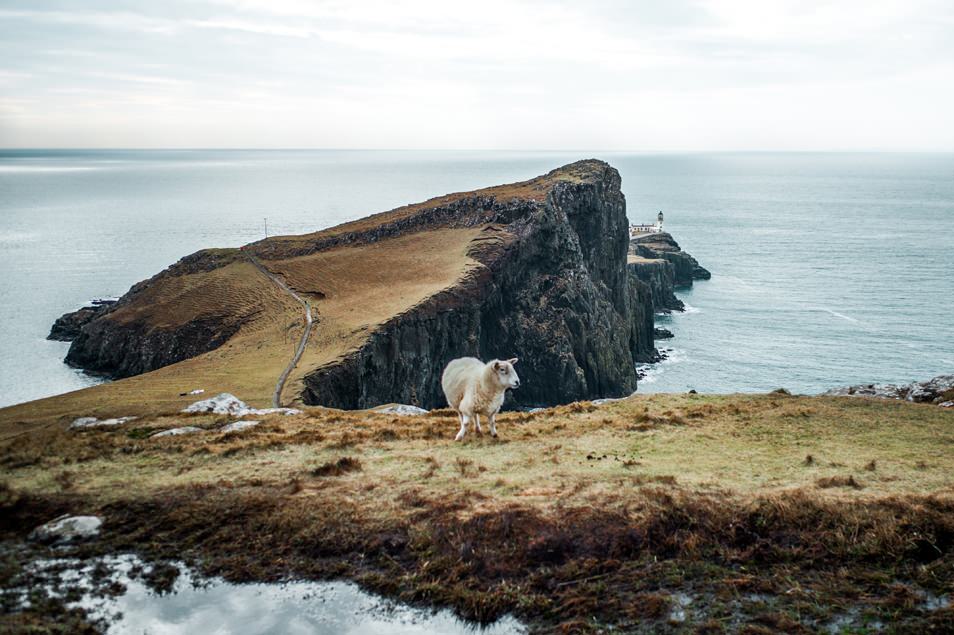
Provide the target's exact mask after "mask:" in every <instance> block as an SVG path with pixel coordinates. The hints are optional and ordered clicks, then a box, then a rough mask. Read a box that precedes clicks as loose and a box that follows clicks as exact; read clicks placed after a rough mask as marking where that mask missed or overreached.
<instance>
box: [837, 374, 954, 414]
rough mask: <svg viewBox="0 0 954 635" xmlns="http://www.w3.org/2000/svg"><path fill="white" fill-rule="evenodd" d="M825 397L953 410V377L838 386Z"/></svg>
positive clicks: (939, 376)
mask: <svg viewBox="0 0 954 635" xmlns="http://www.w3.org/2000/svg"><path fill="white" fill-rule="evenodd" d="M822 395H824V396H826V397H875V398H878V399H897V400H900V401H911V402H914V403H930V404H935V405H938V406H940V407H942V408H954V375H938V376H937V377H934V378H933V379H928V380H927V381H916V382H912V383H910V384H900V385H899V384H859V385H855V386H840V387H838V388H832V389H831V390H827V391H825V392H823V393H822Z"/></svg>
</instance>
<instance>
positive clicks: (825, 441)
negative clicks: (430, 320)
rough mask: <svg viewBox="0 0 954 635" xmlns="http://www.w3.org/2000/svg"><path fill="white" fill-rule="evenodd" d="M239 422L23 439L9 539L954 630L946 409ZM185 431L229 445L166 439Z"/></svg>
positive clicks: (592, 618) (457, 587)
mask: <svg viewBox="0 0 954 635" xmlns="http://www.w3.org/2000/svg"><path fill="white" fill-rule="evenodd" d="M221 423H222V420H221V419H216V418H214V417H209V416H190V417H185V416H181V415H174V414H169V415H167V416H161V417H158V418H154V419H147V420H145V421H138V422H135V423H133V424H130V425H129V426H127V427H126V428H123V429H113V430H89V431H85V432H69V431H64V430H61V429H58V428H50V429H46V430H43V431H39V432H37V433H35V434H32V435H29V436H28V437H26V438H20V439H17V440H15V441H10V442H7V443H6V444H5V445H3V446H0V464H2V466H3V470H4V472H5V473H6V479H7V482H8V485H9V487H11V488H12V490H13V491H14V492H16V493H15V494H12V495H8V499H9V498H12V499H17V500H19V503H17V504H14V505H13V507H12V508H11V510H8V515H9V517H10V518H11V519H13V520H11V521H9V522H8V525H7V527H8V529H10V528H12V529H11V531H13V532H14V533H15V534H18V535H19V534H22V533H24V532H25V531H26V530H27V529H28V527H29V526H31V525H32V523H34V522H37V521H38V520H40V519H42V518H45V517H46V516H49V515H51V514H55V513H58V512H60V511H65V510H67V509H69V510H71V511H74V512H97V513H102V514H104V515H105V516H106V520H107V527H108V528H109V530H108V531H107V538H106V542H105V543H104V544H103V545H101V546H100V548H103V549H106V550H116V549H137V550H141V551H145V552H147V553H152V554H153V555H167V556H170V555H177V556H178V555H184V556H186V557H197V558H198V557H201V558H202V561H203V563H204V566H206V567H208V568H209V570H211V571H216V572H218V573H223V574H225V575H228V576H230V577H233V578H236V579H250V578H256V579H274V578H275V577H276V576H278V577H280V576H283V575H305V576H317V577H321V576H328V575H333V576H334V575H345V576H349V577H353V578H355V579H358V580H360V581H361V582H363V583H364V584H366V585H368V586H370V587H372V588H375V589H378V590H381V591H384V592H387V593H390V594H394V595H398V596H400V597H402V598H404V599H406V600H410V601H425V602H438V603H442V604H451V605H453V606H455V607H456V608H457V609H458V610H459V611H461V612H462V613H463V614H464V615H467V616H470V617H475V618H482V619H488V618H491V617H493V616H494V615H497V614H499V612H501V611H505V610H509V611H515V612H517V613H518V614H520V615H522V616H524V617H525V618H526V619H530V620H532V621H534V623H536V624H537V625H538V626H539V627H540V628H543V629H548V628H551V627H555V625H557V624H559V623H562V624H563V626H564V627H566V628H567V629H570V630H573V629H578V630H584V631H585V630H591V629H593V628H596V627H597V626H599V624H603V623H615V624H618V625H623V626H624V627H626V628H634V629H639V628H646V629H650V628H669V626H667V616H668V615H669V610H670V608H671V606H672V602H673V597H674V596H673V595H672V593H675V592H677V591H678V592H687V593H689V594H690V595H692V597H693V598H694V605H693V608H692V609H691V610H690V611H689V613H690V618H689V619H690V621H692V622H696V623H698V624H700V625H703V626H706V628H709V629H710V630H713V631H715V632H717V631H718V630H719V629H720V628H727V629H728V630H735V629H736V628H741V627H742V625H743V624H749V626H751V628H753V629H755V630H754V631H753V632H774V631H786V632H791V631H797V630H798V629H799V628H808V627H809V626H811V625H814V626H811V627H812V628H814V627H819V626H820V625H822V624H824V623H825V622H826V620H829V619H831V618H832V616H833V615H837V614H839V613H841V612H843V611H845V610H847V608H848V607H856V608H857V609H858V611H859V613H858V615H861V616H862V617H863V616H864V615H870V616H872V619H874V618H877V619H879V620H881V621H886V620H887V621H891V622H893V623H896V624H899V625H902V626H904V627H905V628H908V627H910V628H911V629H913V630H912V632H917V631H918V630H919V629H923V628H927V627H928V626H929V625H930V624H936V625H937V624H941V625H943V624H948V625H952V624H954V621H952V620H954V614H952V613H951V612H950V611H949V610H947V611H945V610H942V611H940V612H937V611H935V612H927V611H926V610H924V609H923V607H922V604H923V602H921V601H920V600H918V599H917V598H919V597H921V595H920V594H923V593H924V592H925V591H930V592H932V593H935V594H939V595H940V594H944V593H946V592H947V593H949V592H950V591H951V588H952V587H951V585H952V583H954V575H952V572H954V558H952V549H954V453H952V452H950V448H951V447H952V444H954V413H951V412H949V411H945V410H942V409H939V408H936V407H932V406H926V405H916V404H907V403H894V402H884V401H874V400H863V399H848V398H841V399H838V398H807V397H787V396H782V395H750V396H743V395H733V396H704V395H653V396H637V397H634V398H630V399H628V400H625V401H620V402H615V403H611V404H606V405H603V406H599V407H597V406H593V405H591V404H589V403H578V404H571V405H568V406H563V407H559V408H554V409H550V410H547V411H544V412H541V413H536V414H523V413H508V414H505V415H504V416H503V417H502V418H501V424H500V426H499V429H500V430H501V433H502V434H501V439H500V440H499V441H493V440H491V439H489V438H488V437H473V438H471V439H470V440H468V441H467V442H465V443H463V444H455V443H453V442H452V440H451V439H452V437H453V434H454V432H455V430H456V425H455V417H454V416H453V414H452V413H449V412H440V411H438V412H434V413H431V414H430V415H428V416H421V417H395V416H390V415H382V414H374V413H367V412H364V413H362V412H353V413H352V412H339V411H328V410H312V411H309V412H308V413H306V414H304V415H300V416H296V417H289V418H284V417H271V418H269V419H268V420H267V421H266V422H265V423H264V424H263V425H262V426H260V427H259V428H256V429H253V430H251V431H247V432H243V433H240V434H232V435H222V434H220V433H216V432H215V431H214V428H215V426H217V425H220V424H221ZM183 424H190V425H200V426H203V427H207V428H210V431H209V432H206V433H203V434H201V435H195V436H190V437H176V438H167V439H161V440H154V441H150V440H148V439H143V436H144V435H145V434H146V433H148V432H151V431H152V430H154V429H159V428H163V427H170V426H175V425H183ZM346 457H347V458H350V459H355V462H356V463H357V465H358V466H359V468H358V469H357V470H353V471H348V468H349V467H351V466H352V465H353V464H352V463H351V462H349V461H345V462H344V463H341V460H342V459H343V458H346ZM809 457H810V458H809ZM339 465H340V466H341V468H340V469H339V467H337V466H339ZM212 517H214V518H216V523H215V524H214V526H212V525H210V524H209V523H208V522H207V520H204V519H208V518H212ZM235 544H243V545H245V547H243V549H241V550H236V549H235V548H234V545H235ZM727 585H728V586H727ZM859 619H861V618H859ZM938 620H940V621H938ZM944 620H948V621H947V622H944ZM627 625H628V626H627ZM799 625H801V626H799ZM759 628H761V629H763V630H762V631H759V630H758V629H759Z"/></svg>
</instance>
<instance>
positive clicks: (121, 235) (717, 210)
mask: <svg viewBox="0 0 954 635" xmlns="http://www.w3.org/2000/svg"><path fill="white" fill-rule="evenodd" d="M590 156H596V157H598V158H602V159H605V160H607V161H609V162H610V163H611V164H612V165H614V166H615V167H616V168H617V169H619V171H620V173H621V174H622V176H623V190H624V192H625V193H626V198H627V202H628V209H629V216H630V218H631V219H632V220H633V221H634V222H635V221H646V222H648V221H651V220H652V219H653V218H654V216H655V213H656V211H657V210H660V209H661V210H663V211H664V212H665V213H666V226H667V229H668V230H669V231H671V233H672V234H673V235H674V236H675V238H676V240H678V241H679V242H680V244H681V245H682V246H683V248H684V249H686V250H687V251H688V252H690V253H691V254H693V255H694V256H695V257H696V258H698V260H699V261H700V263H701V264H702V265H703V266H705V267H707V268H708V269H710V270H711V271H712V273H713V278H712V280H711V281H708V282H699V283H697V284H696V286H695V288H694V289H693V290H691V291H688V292H685V293H683V294H682V299H683V300H684V301H685V302H686V303H687V304H688V306H689V307H690V308H689V310H688V311H687V312H686V313H685V314H679V315H675V316H673V317H669V318H663V319H662V320H661V321H662V322H664V324H663V325H664V326H666V327H668V328H670V329H671V330H672V331H673V332H674V333H675V334H676V338H675V339H674V340H668V341H665V342H660V344H662V345H664V346H666V347H671V348H672V349H673V350H672V351H671V353H670V358H669V360H667V361H666V362H664V363H662V364H658V365H656V367H655V368H654V369H653V370H652V371H651V373H650V375H649V377H647V379H646V380H644V381H643V382H642V383H641V385H640V391H643V392H649V391H664V392H668V391H683V390H687V389H689V388H695V389H697V390H699V391H705V392H735V391H741V392H744V391H764V390H768V389H772V388H776V387H779V386H784V387H786V388H789V389H791V390H794V391H799V392H818V391H821V390H824V389H826V388H828V387H830V386H833V385H839V384H845V383H857V382H871V381H878V382H907V381H911V380H914V379H926V378H929V377H931V376H933V375H937V374H940V373H943V372H948V373H951V372H954V155H924V154H758V153H756V154H751V153H745V154H687V155H686V154H615V153H586V152H584V153H573V154H556V153H514V152H507V153H500V152H495V153H491V152H377V151H301V152H295V151H0V271H2V275H0V297H2V298H3V302H2V303H0V406H3V405H10V404H14V403H19V402H22V401H26V400H29V399H36V398H39V397H44V396H47V395H53V394H57V393H61V392H66V391H69V390H75V389H77V388H82V387H84V386H88V385H90V384H91V383H94V382H95V381H96V380H94V379H92V378H89V377H87V376H85V375H83V374H82V373H79V372H77V371H74V370H72V369H70V368H68V367H67V366H65V365H64V364H63V363H62V359H63V356H64V355H65V354H66V350H67V347H68V344H64V343H59V342H49V341H46V340H45V339H44V338H45V336H46V335H47V333H48V332H49V328H50V324H51V323H52V322H53V320H54V319H55V318H56V317H57V316H59V315H60V314H62V313H64V312H66V311H69V310H73V309H75V308H77V307H79V306H81V305H83V304H84V303H86V302H87V301H88V300H90V299H91V298H96V297H107V296H118V295H121V294H123V293H124V292H125V291H126V290H127V289H128V288H129V287H130V286H131V285H132V284H133V283H135V282H137V281H139V280H142V279H144V278H146V277H149V276H151V275H152V274H154V273H156V272H158V271H159V270H161V269H163V268H164V267H166V266H168V265H169V264H171V263H172V262H174V261H176V260H177V259H179V258H180V257H182V256H184V255H186V254H189V253H191V252H193V251H196V250H198V249H202V248H205V247H227V246H238V245H241V244H244V243H247V242H249V241H252V240H256V239H259V238H261V237H262V236H263V231H264V219H265V218H266V217H267V218H268V228H269V233H270V234H279V233H281V234H296V233H302V232H307V231H314V230H316V229H320V228H323V227H328V226H330V225H334V224H337V223H341V222H343V221H346V220H350V219H354V218H359V217H361V216H364V215H366V214H369V213H373V212H378V211H382V210H386V209H391V208H393V207H397V206H399V205H403V204H405V203H411V202H416V201H420V200H424V199H426V198H430V197H432V196H436V195H439V194H444V193H447V192H452V191H460V190H469V189H473V188H476V187H482V186H486V185H494V184H498V183H504V182H509V181H516V180H522V179H526V178H530V177H533V176H536V175H538V174H541V173H543V172H546V171H548V170H550V169H552V168H554V167H557V166H559V165H562V164H564V163H568V162H570V161H573V160H576V159H580V158H588V157H590ZM514 354H515V355H518V354H519V351H514Z"/></svg>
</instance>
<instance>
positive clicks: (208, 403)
mask: <svg viewBox="0 0 954 635" xmlns="http://www.w3.org/2000/svg"><path fill="white" fill-rule="evenodd" d="M248 411H249V407H248V405H247V404H246V403H245V402H244V401H242V400H241V399H239V398H238V397H236V396H235V395H233V394H231V393H227V392H223V393H220V394H218V395H216V396H215V397H210V398H209V399H203V400H202V401H197V402H195V403H194V404H192V405H191V406H188V407H186V408H184V409H183V410H182V412H208V413H212V414H217V415H232V416H234V417H238V416H241V415H243V414H245V413H247V412H248Z"/></svg>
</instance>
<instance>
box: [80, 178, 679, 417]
mask: <svg viewBox="0 0 954 635" xmlns="http://www.w3.org/2000/svg"><path fill="white" fill-rule="evenodd" d="M627 227H628V219H627V217H626V204H625V199H624V197H623V194H622V192H621V191H620V177H619V174H618V173H617V171H616V170H615V169H613V168H612V167H610V166H609V165H607V164H606V163H603V162H601V161H595V160H590V161H581V162H578V163H574V164H571V165H568V166H564V167H563V168H559V169H557V170H554V171H552V172H550V173H549V174H546V175H544V176H541V177H538V178H536V179H532V180H530V181H526V182H522V183H516V184H512V185H505V186H497V187H493V188H487V189H484V190H478V191H475V192H468V193H460V194H452V195H447V196H443V197H439V198H436V199H432V200H430V201H427V202H425V203H420V204H416V205H410V206H406V207H402V208H398V209H396V210H392V211H390V212H385V213H382V214H377V215H373V216H369V217H367V218H364V219H361V220H359V221H355V222H353V223H346V224H344V225H341V226H338V227H334V228H331V229H328V230H324V231H321V232H316V233H314V234H306V235H301V236H280V237H274V238H270V239H267V240H264V241H260V242H257V243H253V244H251V245H247V246H246V247H244V248H243V249H242V250H236V249H232V250H206V251H202V252H198V253H197V254H193V255H191V256H188V257H186V258H184V259H183V260H181V261H180V262H179V263H176V264H175V265H173V266H172V267H170V268H169V269H167V270H166V271H164V272H161V273H160V274H158V275H156V276H154V277H153V278H151V279H149V280H147V281H144V282H141V283H139V284H137V285H135V286H134V287H133V288H132V289H130V291H129V292H128V293H127V294H126V295H125V296H123V297H122V298H121V299H120V300H119V301H118V302H117V303H116V304H115V305H114V306H112V307H110V308H109V310H108V311H104V312H103V313H102V314H98V315H95V316H92V317H91V319H89V320H88V321H85V323H83V324H82V325H81V326H79V332H78V333H77V334H76V337H75V339H74V341H73V344H72V346H71V348H70V352H69V354H68V357H67V361H69V362H70V363H72V364H74V365H77V366H80V367H83V368H87V369H91V370H95V371H97V372H102V373H107V374H110V375H112V376H114V377H128V376H131V375H138V374H140V373H147V372H149V373H150V375H149V377H155V378H161V379H162V381H163V382H165V384H164V385H168V386H170V387H171V386H176V388H174V389H173V388H164V390H179V389H182V390H185V389H187V388H193V387H197V386H202V387H207V386H216V388H215V389H216V390H219V389H220V388H219V387H221V389H223V390H230V391H232V392H235V393H237V394H240V395H243V396H245V397H246V398H247V400H248V401H250V402H252V403H254V402H256V400H258V401H261V400H263V399H264V398H265V396H266V395H267V394H268V391H270V390H271V389H272V388H273V387H274V381H275V377H276V376H277V375H278V374H279V372H280V370H281V367H282V364H283V363H287V362H288V360H289V358H290V357H291V353H290V351H291V350H292V349H293V348H294V345H295V342H296V337H297V335H298V334H299V333H300V332H301V308H300V306H296V303H295V301H293V300H291V299H290V298H288V297H287V296H286V295H285V294H283V292H282V291H281V289H279V288H277V287H276V285H274V284H273V283H272V281H271V280H269V279H268V278H267V277H266V276H265V275H263V274H262V272H261V271H258V270H256V267H255V266H254V265H255V264H256V263H260V264H261V265H262V266H263V267H264V268H265V270H266V271H267V272H270V273H271V274H273V275H274V276H276V277H277V278H279V279H281V280H282V281H283V282H284V284H286V285H288V287H289V288H291V289H293V290H294V291H296V292H297V293H299V294H300V295H301V296H302V297H304V298H305V299H306V300H307V301H308V302H309V303H310V304H311V306H312V309H313V312H314V313H315V314H316V321H317V325H316V328H315V334H314V335H313V336H312V339H311V340H310V341H309V342H308V346H307V347H306V350H305V354H304V355H303V357H302V359H301V362H300V363H299V365H298V367H297V368H296V369H295V371H294V372H293V373H292V377H291V380H290V381H289V384H288V388H287V392H288V393H289V394H287V395H286V400H288V399H289V398H290V399H291V400H298V401H301V402H304V403H306V404H317V405H327V406H335V407H341V408H349V409H350V408H363V407H369V406H373V405H377V404H380V403H386V402H402V403H411V404H416V405H421V406H424V407H429V408H430V407H435V406H439V405H443V396H442V395H441V394H440V373H441V371H442V370H443V367H444V365H445V364H446V363H447V362H448V361H449V360H450V359H452V358H454V357H459V356H462V355H473V356H476V357H480V358H483V359H489V358H492V357H513V356H517V357H519V358H520V359H521V361H520V366H519V368H520V370H521V374H522V376H523V377H525V378H526V380H525V382H524V384H523V386H522V387H521V388H520V390H518V391H515V392H513V393H512V394H513V399H512V401H511V402H510V405H511V406H537V405H549V404H556V403H566V402H571V401H574V400H579V399H587V398H596V397H616V396H623V395H627V394H629V393H631V392H633V391H634V390H635V388H636V379H637V378H636V371H635V364H636V362H639V361H648V360H650V359H652V357H653V352H654V350H653V340H652V338H653V329H652V318H653V300H652V294H653V290H652V288H651V285H650V284H649V283H648V282H645V281H643V280H641V279H640V278H639V277H638V276H636V275H633V274H632V273H631V271H630V269H629V268H628V267H629V266H628V264H627V251H628V249H629V241H628V231H627ZM680 253H681V252H680ZM673 280H674V281H676V280H678V274H676V275H674V277H673ZM84 320H85V318H84ZM156 369H160V370H156ZM150 371H152V372H150ZM135 379H136V380H138V379H139V377H137V378H135ZM144 379H145V378H144ZM123 383H124V382H115V384H113V385H114V386H118V387H117V388H110V389H109V390H112V391H119V390H121V389H122V384H123ZM236 384H238V385H236ZM136 385H137V386H138V387H139V388H140V389H142V388H144V387H146V386H147V385H158V384H156V382H155V381H150V382H149V384H147V383H145V381H142V382H139V383H137V384H136ZM163 394H165V393H163Z"/></svg>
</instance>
